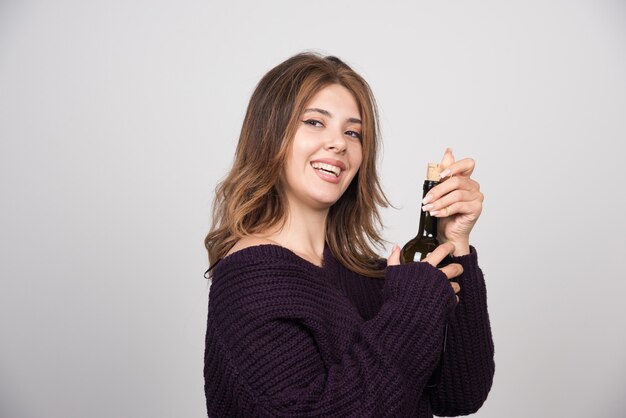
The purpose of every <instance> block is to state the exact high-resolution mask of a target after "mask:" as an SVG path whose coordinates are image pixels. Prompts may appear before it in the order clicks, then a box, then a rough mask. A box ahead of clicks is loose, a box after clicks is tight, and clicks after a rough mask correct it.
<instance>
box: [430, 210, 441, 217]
mask: <svg viewBox="0 0 626 418" xmlns="http://www.w3.org/2000/svg"><path fill="white" fill-rule="evenodd" d="M439 212H441V211H440V210H432V211H430V216H437V215H439Z"/></svg>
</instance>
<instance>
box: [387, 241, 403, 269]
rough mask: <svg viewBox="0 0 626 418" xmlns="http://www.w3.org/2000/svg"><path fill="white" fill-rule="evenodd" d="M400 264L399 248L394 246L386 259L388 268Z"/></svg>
mask: <svg viewBox="0 0 626 418" xmlns="http://www.w3.org/2000/svg"><path fill="white" fill-rule="evenodd" d="M399 264H400V247H399V246H398V244H396V245H394V246H393V248H392V249H391V254H389V257H388V258H387V265H388V266H397V265H399Z"/></svg>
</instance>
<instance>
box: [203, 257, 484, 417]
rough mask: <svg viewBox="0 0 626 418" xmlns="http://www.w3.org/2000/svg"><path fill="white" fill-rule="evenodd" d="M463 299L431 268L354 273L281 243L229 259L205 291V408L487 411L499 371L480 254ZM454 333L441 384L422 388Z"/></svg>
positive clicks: (313, 412) (303, 412)
mask: <svg viewBox="0 0 626 418" xmlns="http://www.w3.org/2000/svg"><path fill="white" fill-rule="evenodd" d="M453 259H454V262H457V263H460V264H462V265H463V268H464V272H463V274H462V275H461V276H459V277H457V278H456V281H457V282H458V283H459V284H460V286H461V292H460V294H459V297H460V302H459V303H458V304H457V303H456V298H455V294H454V291H453V290H452V288H451V286H450V284H449V281H448V279H447V278H446V276H445V275H444V274H443V273H442V272H441V271H439V270H438V269H436V268H434V267H432V266H431V265H430V264H428V263H413V264H408V265H400V266H389V267H387V268H386V269H385V277H384V279H375V278H368V277H364V276H361V275H359V274H356V273H353V272H351V271H350V270H348V269H346V268H345V267H343V266H342V265H341V264H340V263H339V262H338V261H337V260H336V259H335V258H334V257H333V256H332V254H331V252H330V250H329V249H328V247H326V249H325V250H324V261H323V267H318V266H316V265H314V264H312V263H309V262H308V261H306V260H304V259H303V258H301V257H299V256H298V255H296V254H295V253H293V252H292V251H290V250H288V249H286V248H283V247H280V246H277V245H260V246H254V247H248V248H245V249H243V250H241V251H238V252H236V253H234V254H232V255H230V256H228V257H226V258H224V259H223V260H221V261H220V262H219V263H218V264H217V265H216V266H215V269H214V274H213V281H212V284H211V289H210V294H209V313H208V321H207V332H206V349H205V358H204V360H205V365H204V379H205V395H206V402H207V410H208V415H209V417H211V418H219V417H296V416H297V417H305V416H306V417H313V416H315V417H359V418H362V417H432V416H433V413H434V414H436V415H444V416H454V415H467V414H470V413H472V412H475V411H476V410H478V409H479V408H480V406H481V405H482V404H483V402H484V401H485V399H486V398H487V394H488V393H489V390H490V388H491V383H492V379H493V374H494V361H493V352H494V351H493V341H492V338H491V329H490V325H489V317H488V313H487V294H486V289H485V282H484V278H483V274H482V271H481V269H480V268H479V267H478V260H477V253H476V250H475V248H474V247H471V253H470V254H468V255H465V256H461V257H453ZM446 322H448V340H447V349H446V354H445V361H444V368H443V372H442V376H441V382H440V383H439V385H438V386H437V387H435V388H427V387H426V384H427V382H428V379H429V377H430V375H431V374H432V372H433V370H434V369H435V366H436V364H437V362H438V360H439V356H440V354H441V347H442V343H443V329H444V324H445V323H446Z"/></svg>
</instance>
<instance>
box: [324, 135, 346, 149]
mask: <svg viewBox="0 0 626 418" xmlns="http://www.w3.org/2000/svg"><path fill="white" fill-rule="evenodd" d="M347 146H348V142H347V140H346V138H345V137H344V133H343V132H342V131H333V132H329V136H328V138H327V141H326V149H327V150H329V151H334V152H336V153H338V154H343V153H344V152H345V151H346V148H347Z"/></svg>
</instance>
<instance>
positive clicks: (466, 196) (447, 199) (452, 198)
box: [422, 190, 482, 212]
mask: <svg viewBox="0 0 626 418" xmlns="http://www.w3.org/2000/svg"><path fill="white" fill-rule="evenodd" d="M481 194H482V193H480V192H475V191H467V190H454V191H452V192H450V193H448V194H447V195H445V196H443V197H441V198H440V199H437V200H435V201H434V202H431V203H429V204H427V205H424V206H422V211H423V212H431V211H438V210H441V209H444V208H446V207H448V206H450V205H452V204H454V203H457V202H471V201H474V200H477V201H480V198H481Z"/></svg>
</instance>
